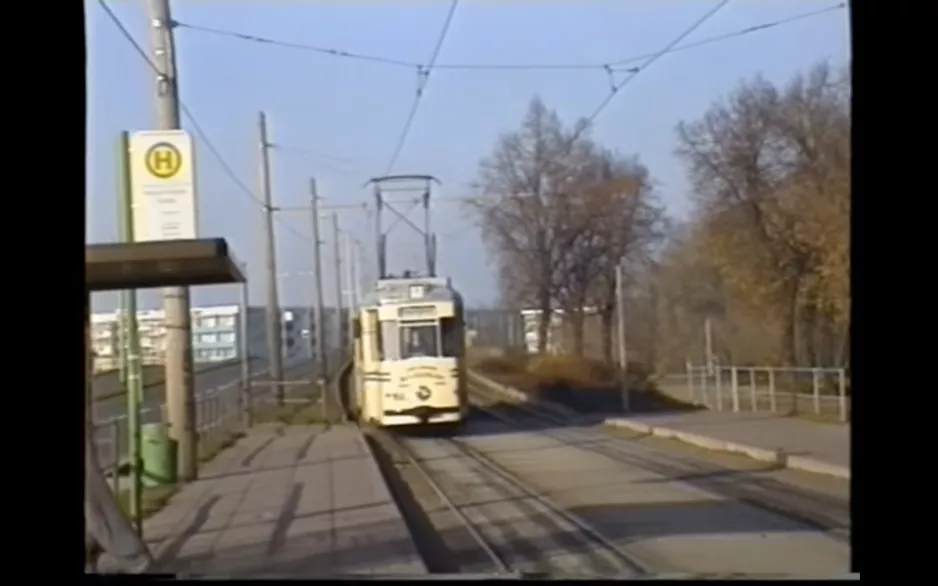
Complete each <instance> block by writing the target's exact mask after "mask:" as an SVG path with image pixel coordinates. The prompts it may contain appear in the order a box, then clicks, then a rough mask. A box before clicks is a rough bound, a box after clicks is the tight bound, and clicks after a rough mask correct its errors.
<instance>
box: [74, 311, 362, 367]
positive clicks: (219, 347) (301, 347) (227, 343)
mask: <svg viewBox="0 0 938 586" xmlns="http://www.w3.org/2000/svg"><path fill="white" fill-rule="evenodd" d="M281 312H282V313H281V346H282V349H283V358H284V361H285V362H286V363H288V364H289V363H290V362H294V361H297V360H299V359H302V358H308V357H310V356H315V355H316V343H315V342H316V336H317V335H318V328H316V326H315V323H314V319H313V311H312V310H311V309H310V308H308V307H285V308H282V310H281ZM120 317H121V312H120V311H119V310H118V311H113V312H106V313H95V314H92V316H91V337H92V349H93V351H94V353H95V370H99V371H101V370H112V369H114V368H117V366H118V360H119V348H120V340H121V336H120V327H119V322H120ZM191 319H192V355H193V360H194V361H195V362H196V363H207V362H223V361H227V360H233V359H236V358H239V357H240V356H241V354H242V344H241V340H240V336H241V319H242V311H241V307H240V306H238V305H221V306H212V307H193V308H192V310H191ZM335 319H336V311H335V309H327V311H326V314H325V321H326V323H327V324H328V325H327V327H326V335H327V336H329V337H330V342H331V337H332V336H333V335H334V334H332V333H331V332H334V329H332V328H333V327H334V323H335ZM266 320H267V313H266V309H265V308H263V307H250V308H248V311H247V353H248V354H249V355H250V356H253V357H256V358H259V359H261V360H263V359H265V358H266V357H267V354H268V352H267V328H266ZM137 324H138V330H139V332H140V347H141V351H142V354H143V361H144V363H145V364H162V363H163V357H164V355H165V352H166V325H165V314H164V312H163V310H161V309H148V310H139V311H138V312H137ZM344 325H345V324H343V327H344ZM332 345H333V344H331V343H330V346H332Z"/></svg>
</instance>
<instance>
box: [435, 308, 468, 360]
mask: <svg viewBox="0 0 938 586" xmlns="http://www.w3.org/2000/svg"><path fill="white" fill-rule="evenodd" d="M440 337H441V338H442V340H443V356H447V357H452V358H459V357H461V356H462V354H463V352H462V346H463V333H462V328H461V327H459V320H457V319H456V318H453V317H444V318H443V319H441V320H440Z"/></svg>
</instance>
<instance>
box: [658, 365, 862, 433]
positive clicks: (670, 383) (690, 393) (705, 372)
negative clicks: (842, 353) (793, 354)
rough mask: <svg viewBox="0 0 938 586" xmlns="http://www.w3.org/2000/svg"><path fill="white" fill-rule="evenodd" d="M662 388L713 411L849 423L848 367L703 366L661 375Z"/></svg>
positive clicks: (659, 387) (676, 396)
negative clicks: (766, 413)
mask: <svg viewBox="0 0 938 586" xmlns="http://www.w3.org/2000/svg"><path fill="white" fill-rule="evenodd" d="M657 384H658V390H659V391H660V392H662V393H664V394H665V395H669V396H672V397H674V398H675V399H679V400H681V401H686V402H689V403H693V404H695V405H699V406H702V407H706V408H708V409H712V410H715V411H732V412H733V413H740V412H744V411H747V412H760V411H771V412H775V413H788V414H792V415H795V414H805V413H807V414H812V415H816V416H821V417H834V418H836V419H837V420H838V421H840V422H842V423H848V422H849V421H850V395H849V391H850V379H849V376H848V373H847V371H846V369H843V368H823V367H806V368H796V367H771V366H722V365H712V366H709V367H708V366H699V365H693V364H691V363H687V366H686V369H685V372H684V373H683V374H672V375H667V376H664V377H662V378H661V379H660V380H658V382H657Z"/></svg>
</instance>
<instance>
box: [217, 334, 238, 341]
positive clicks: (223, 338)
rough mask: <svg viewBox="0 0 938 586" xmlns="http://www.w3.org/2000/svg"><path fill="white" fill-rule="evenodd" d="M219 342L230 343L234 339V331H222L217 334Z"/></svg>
mask: <svg viewBox="0 0 938 586" xmlns="http://www.w3.org/2000/svg"><path fill="white" fill-rule="evenodd" d="M218 341H219V342H225V343H231V342H234V341H235V335H234V332H222V333H221V334H219V335H218Z"/></svg>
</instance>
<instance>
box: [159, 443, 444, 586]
mask: <svg viewBox="0 0 938 586" xmlns="http://www.w3.org/2000/svg"><path fill="white" fill-rule="evenodd" d="M144 537H145V538H146V540H147V542H148V544H149V545H150V548H151V550H152V551H153V554H154V557H155V558H156V559H157V560H158V568H157V570H156V571H160V572H175V573H183V574H186V575H193V576H194V577H198V576H206V577H221V578H229V577H230V578H235V577H237V578H242V577H271V578H287V577H290V578H309V577H314V576H315V577H327V576H330V575H336V574H372V575H373V574H391V575H413V574H416V575H419V574H426V568H425V567H424V566H423V563H422V561H421V560H420V558H419V555H418V554H417V549H416V547H415V545H414V544H413V542H412V541H411V538H410V534H409V532H408V530H407V527H406V525H405V524H404V521H403V519H402V517H401V515H400V512H399V511H398V509H397V506H396V504H395V503H394V501H393V499H392V498H391V496H390V494H389V492H388V489H387V487H386V486H385V483H384V479H383V478H382V476H381V473H380V472H379V470H378V467H377V465H376V464H375V462H374V460H373V458H372V455H371V453H370V451H369V450H368V447H367V445H366V444H365V442H364V439H363V438H362V436H361V434H360V432H359V431H358V430H357V429H356V428H354V427H351V426H338V427H332V428H331V429H329V430H324V429H322V428H320V427H302V428H295V427H288V428H281V427H279V426H269V425H266V426H258V427H256V428H254V429H253V430H252V431H251V432H250V433H249V435H248V436H247V437H245V438H243V439H242V440H241V441H239V442H238V444H236V445H235V446H234V447H232V448H231V449H229V450H226V451H225V452H224V453H222V454H221V455H219V456H218V457H217V458H216V459H215V460H213V461H212V462H211V463H210V464H208V465H206V467H205V468H204V469H203V472H202V475H201V478H200V479H199V480H198V481H196V482H194V483H191V484H188V485H186V486H184V487H183V488H182V490H181V491H180V492H179V493H178V494H177V495H175V496H174V497H173V498H172V499H171V500H170V502H169V504H168V505H167V507H166V508H164V509H163V510H162V511H160V512H159V513H157V514H156V515H154V516H153V517H151V518H150V519H148V520H147V521H146V522H145V525H144Z"/></svg>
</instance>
